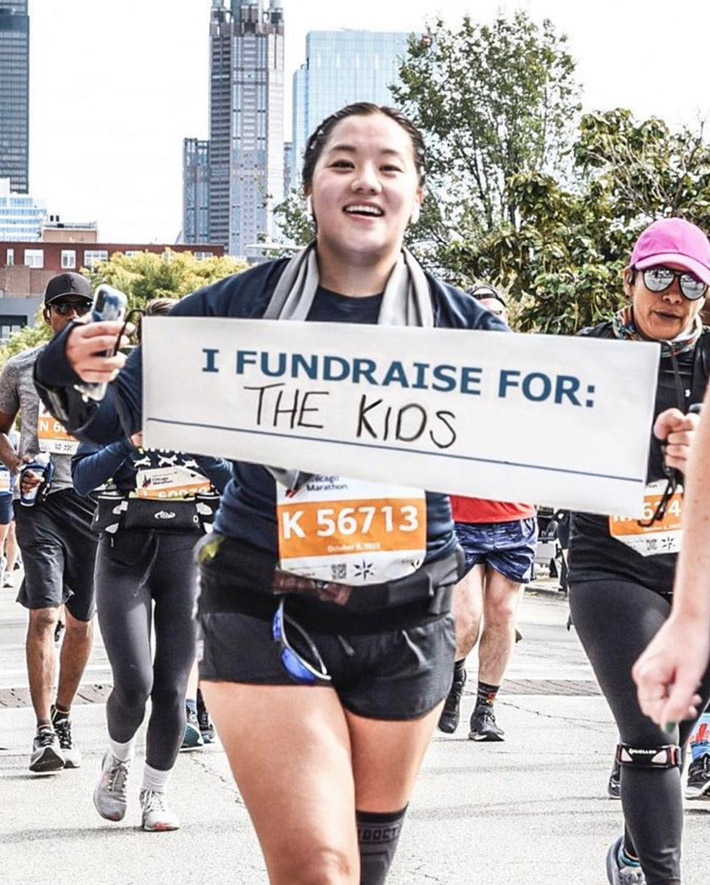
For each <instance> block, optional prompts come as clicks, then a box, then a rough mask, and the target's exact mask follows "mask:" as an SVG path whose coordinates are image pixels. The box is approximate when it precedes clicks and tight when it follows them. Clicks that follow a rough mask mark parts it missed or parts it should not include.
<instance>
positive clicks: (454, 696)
mask: <svg viewBox="0 0 710 885" xmlns="http://www.w3.org/2000/svg"><path fill="white" fill-rule="evenodd" d="M466 677H467V674H466V668H465V667H462V668H461V669H460V670H454V680H453V682H452V683H451V688H450V689H449V693H448V695H447V696H446V700H445V701H444V709H443V710H442V711H441V716H439V722H438V724H437V728H438V729H439V731H443V732H444V733H445V734H453V733H454V732H455V731H456V729H457V728H458V724H459V719H460V717H461V695H462V694H463V687H464V685H466Z"/></svg>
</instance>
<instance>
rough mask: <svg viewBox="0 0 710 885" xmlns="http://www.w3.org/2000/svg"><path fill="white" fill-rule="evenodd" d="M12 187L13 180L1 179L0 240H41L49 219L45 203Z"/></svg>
mask: <svg viewBox="0 0 710 885" xmlns="http://www.w3.org/2000/svg"><path fill="white" fill-rule="evenodd" d="M11 185H12V179H10V178H0V240H39V238H40V236H41V234H42V225H43V224H44V222H45V221H46V219H47V209H46V207H45V205H44V203H43V202H41V201H38V200H35V199H34V198H33V197H32V196H31V195H30V194H28V193H24V194H21V193H17V192H15V191H14V190H11Z"/></svg>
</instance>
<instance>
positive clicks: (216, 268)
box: [0, 250, 247, 368]
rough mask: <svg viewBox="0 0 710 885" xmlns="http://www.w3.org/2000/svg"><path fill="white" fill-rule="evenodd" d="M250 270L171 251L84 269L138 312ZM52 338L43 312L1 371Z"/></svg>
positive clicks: (15, 341) (4, 356) (3, 352)
mask: <svg viewBox="0 0 710 885" xmlns="http://www.w3.org/2000/svg"><path fill="white" fill-rule="evenodd" d="M246 267H247V264H246V263H245V262H242V261H236V260H235V259H233V258H229V257H223V258H203V259H200V260H198V259H196V258H195V257H194V255H193V254H192V253H191V252H173V251H171V250H168V251H167V252H166V253H165V254H163V255H159V254H157V253H155V252H141V253H139V254H138V255H131V256H130V257H129V256H126V255H123V254H121V253H116V254H114V255H112V256H111V258H110V259H109V260H108V261H103V262H101V263H100V264H98V265H97V266H96V267H95V268H94V269H93V270H92V271H88V270H86V268H83V269H82V272H83V273H84V274H85V276H88V277H89V279H90V280H91V285H92V287H94V288H96V286H98V285H99V284H100V283H108V284H109V285H111V286H115V287H116V288H117V289H120V290H121V291H122V292H125V293H126V295H128V307H129V310H135V309H141V308H143V307H145V305H146V304H147V303H148V302H149V301H150V300H151V299H153V298H160V297H164V298H182V296H183V295H187V294H188V293H189V292H194V291H195V290H196V289H200V288H201V287H202V286H207V285H208V284H209V283H213V282H215V281H216V280H220V279H222V278H224V277H226V276H229V275H230V274H234V273H240V272H241V271H243V270H245V269H246ZM51 336H52V331H51V329H50V327H49V326H48V325H47V324H46V323H45V322H44V320H43V318H42V311H41V310H40V311H39V312H38V313H37V316H36V317H35V321H34V325H33V326H27V327H25V328H24V329H20V330H19V331H18V332H15V333H14V334H13V335H11V336H10V338H9V340H8V341H7V343H6V344H5V345H4V346H3V347H2V348H0V368H1V367H2V366H4V365H5V363H6V361H7V360H8V359H9V358H10V357H12V356H15V354H18V353H20V352H21V351H23V350H27V349H28V348H30V347H36V346H37V345H38V344H44V342H46V341H49V339H50V338H51Z"/></svg>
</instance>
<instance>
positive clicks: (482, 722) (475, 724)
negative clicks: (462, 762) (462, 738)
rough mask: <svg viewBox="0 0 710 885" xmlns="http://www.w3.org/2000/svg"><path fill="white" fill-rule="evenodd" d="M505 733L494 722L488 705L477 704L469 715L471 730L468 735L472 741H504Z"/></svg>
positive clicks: (494, 718) (493, 714)
mask: <svg viewBox="0 0 710 885" xmlns="http://www.w3.org/2000/svg"><path fill="white" fill-rule="evenodd" d="M504 734H505V732H504V731H503V729H502V728H501V727H500V725H498V723H497V722H496V717H495V713H494V712H493V707H492V706H491V705H490V704H477V705H476V708H475V709H474V711H473V713H472V715H471V730H470V731H469V733H468V737H469V740H472V741H504V740H505V738H504V737H503V735H504Z"/></svg>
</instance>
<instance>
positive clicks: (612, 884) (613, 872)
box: [606, 836, 646, 885]
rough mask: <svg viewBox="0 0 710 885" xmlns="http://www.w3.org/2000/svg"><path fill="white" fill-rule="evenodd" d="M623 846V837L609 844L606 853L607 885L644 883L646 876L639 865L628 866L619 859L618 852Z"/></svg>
mask: <svg viewBox="0 0 710 885" xmlns="http://www.w3.org/2000/svg"><path fill="white" fill-rule="evenodd" d="M623 846H624V837H623V836H619V838H618V839H617V840H616V842H614V844H613V845H611V846H610V848H609V851H608V852H607V855H606V876H607V879H608V880H609V885H646V877H645V876H644V874H643V870H642V869H641V867H639V866H630V865H629V864H625V863H622V862H621V861H620V860H619V852H620V851H621V849H622V848H623Z"/></svg>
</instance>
